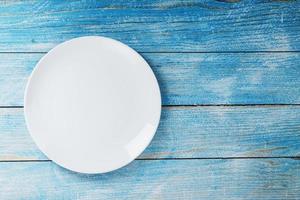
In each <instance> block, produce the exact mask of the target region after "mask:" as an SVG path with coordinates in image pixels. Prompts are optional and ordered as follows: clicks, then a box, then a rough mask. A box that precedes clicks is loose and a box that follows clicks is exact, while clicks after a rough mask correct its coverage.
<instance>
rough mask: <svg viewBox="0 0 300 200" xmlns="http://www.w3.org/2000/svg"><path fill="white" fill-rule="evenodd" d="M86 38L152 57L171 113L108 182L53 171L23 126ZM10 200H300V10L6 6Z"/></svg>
mask: <svg viewBox="0 0 300 200" xmlns="http://www.w3.org/2000/svg"><path fill="white" fill-rule="evenodd" d="M84 35H101V36H108V37H112V38H114V39H118V40H120V41H121V42H124V43H126V44H128V45H130V46H131V47H133V48H134V49H136V50H137V51H138V52H140V53H141V54H142V56H143V57H144V58H145V59H146V60H147V61H148V62H149V64H150V65H151V67H152V69H153V71H154V72H155V74H156V76H157V78H158V81H159V84H160V88H161V92H162V98H163V105H164V106H163V111H162V118H161V123H160V126H159V129H158V131H157V134H156V135H155V138H154V140H153V141H152V143H151V144H150V146H149V147H148V148H147V149H146V150H145V152H144V153H143V154H142V155H141V156H140V157H139V158H137V159H136V160H135V161H134V162H133V163H131V164H129V165H128V166H126V167H124V168H122V169H120V170H117V171H114V172H111V173H107V174H102V175H83V174H77V173H73V172H70V171H68V170H65V169H63V168H61V167H59V166H57V165H56V164H54V163H53V162H52V161H50V160H48V158H47V157H45V156H44V155H43V154H42V153H41V152H40V151H39V150H38V149H37V147H36V146H35V144H34V143H33V141H32V140H31V138H30V136H29V134H28V131H27V129H26V126H25V123H24V117H23V95H24V87H25V84H26V81H27V79H28V76H29V75H30V73H31V71H32V69H33V68H34V66H35V64H36V63H37V61H38V60H39V59H40V58H41V57H42V56H43V55H44V54H45V53H46V52H47V51H48V50H49V49H51V48H52V47H54V46H55V45H57V44H58V43H60V42H63V41H65V40H67V39H71V38H74V37H79V36H84ZM0 199H34V200H37V199H172V200H173V199H300V2H299V1H266V0H245V1H238V0H221V1H213V0H203V1H194V0H190V1H184V0H182V1H179V0H174V1H171V0H166V1H158V0H154V1H146V0H145V1H114V0H113V1H66V2H62V1H55V0H53V1H50V0H49V1H48V0H46V1H35V0H30V1H29V0H28V1H18V0H13V1H0Z"/></svg>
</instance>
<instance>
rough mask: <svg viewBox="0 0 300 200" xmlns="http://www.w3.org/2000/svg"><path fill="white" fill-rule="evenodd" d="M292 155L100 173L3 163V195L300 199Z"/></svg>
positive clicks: (165, 163) (144, 165)
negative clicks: (74, 171)
mask: <svg viewBox="0 0 300 200" xmlns="http://www.w3.org/2000/svg"><path fill="white" fill-rule="evenodd" d="M299 168H300V161H299V160H293V159H258V160H255V159H254V160H253V159H235V160H230V159H229V160H219V159H215V160H175V161H174V160H173V161H172V160H147V161H146V160H139V161H134V162H133V163H131V164H129V165H128V166H126V167H125V168H122V169H120V170H118V171H115V172H112V173H108V174H102V175H83V174H76V173H72V172H70V171H68V170H65V169H62V168H60V167H58V166H57V165H55V164H53V163H52V162H37V163H27V162H23V163H14V162H11V163H0V185H1V187H0V198H1V199H33V200H40V199H72V200H73V199H149V200H152V199H170V200H174V199H249V200H250V199H251V200H252V199H267V200H268V199H272V200H279V199H280V200H281V199H298V198H299V190H300V174H299Z"/></svg>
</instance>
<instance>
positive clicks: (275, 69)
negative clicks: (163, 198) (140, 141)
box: [0, 53, 300, 106]
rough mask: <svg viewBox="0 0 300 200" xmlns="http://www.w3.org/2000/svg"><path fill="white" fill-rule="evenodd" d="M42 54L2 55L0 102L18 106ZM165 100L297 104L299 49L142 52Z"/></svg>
mask: <svg viewBox="0 0 300 200" xmlns="http://www.w3.org/2000/svg"><path fill="white" fill-rule="evenodd" d="M43 55H44V54H23V53H13V54H7V53H4V54H3V53H2V54H0V94H1V95H0V106H22V105H23V95H24V88H25V84H26V81H27V78H28V77H29V75H30V73H31V71H32V69H33V68H34V66H35V64H36V63H37V62H38V60H39V59H40V58H41V57H42V56H43ZM142 56H144V58H145V59H146V60H147V61H148V62H149V64H150V66H151V67H152V69H153V71H154V73H155V74H156V76H157V78H158V82H159V85H160V88H161V94H162V100H163V104H164V105H199V104H299V103H300V79H299V77H300V65H299V63H300V53H188V54H187V53H143V54H142Z"/></svg>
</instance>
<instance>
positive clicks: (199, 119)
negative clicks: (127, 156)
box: [0, 106, 300, 161]
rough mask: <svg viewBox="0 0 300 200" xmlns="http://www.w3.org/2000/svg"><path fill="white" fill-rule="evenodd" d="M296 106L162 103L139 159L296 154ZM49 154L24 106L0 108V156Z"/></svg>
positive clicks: (299, 140) (299, 114)
mask: <svg viewBox="0 0 300 200" xmlns="http://www.w3.org/2000/svg"><path fill="white" fill-rule="evenodd" d="M299 119H300V106H276V107H270V106H263V107H255V106H254V107H253V106H250V107H226V106H225V107H223V106H216V107H211V106H208V107H171V108H164V109H163V112H162V116H161V122H160V126H159V128H158V131H157V133H156V135H155V137H154V140H153V141H152V143H151V144H150V146H149V147H148V148H147V149H146V150H145V151H144V153H143V154H142V155H141V156H140V157H139V158H140V159H158V158H159V159H161V158H215V157H221V158H222V157H282V156H284V157H295V156H300V121H299ZM45 159H47V158H46V157H45V156H44V155H43V154H42V153H41V152H40V151H39V150H38V149H37V147H36V146H35V144H34V143H33V141H32V139H31V138H30V136H29V134H28V132H27V129H26V126H25V122H24V118H23V110H22V109H11V108H2V109H0V161H1V160H2V161H12V160H14V161H18V160H45Z"/></svg>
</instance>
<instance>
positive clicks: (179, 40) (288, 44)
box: [0, 0, 300, 52]
mask: <svg viewBox="0 0 300 200" xmlns="http://www.w3.org/2000/svg"><path fill="white" fill-rule="evenodd" d="M229 2H230V1H229ZM299 6H300V2H299V1H280V2H278V1H264V0H245V1H239V2H236V3H226V1H225V2H222V1H209V0H204V1H197V0H191V1H180V0H166V1H159V0H154V1H146V0H143V1H127V2H126V1H108V0H106V1H50V0H47V1H38V0H35V1H1V2H0V51H1V52H45V51H48V50H49V49H50V48H52V47H54V46H55V45H56V44H58V43H60V42H62V41H65V40H68V39H71V38H74V37H78V36H84V35H103V36H108V37H112V38H115V39H118V40H120V41H122V42H125V43H127V44H128V45H130V46H132V47H133V48H135V49H136V50H138V51H140V52H154V51H155V52H195V51H202V52H203V51H204V52H207V51H209V52H215V51H222V52H224V51H299V50H300V37H299V36H300V9H299Z"/></svg>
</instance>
